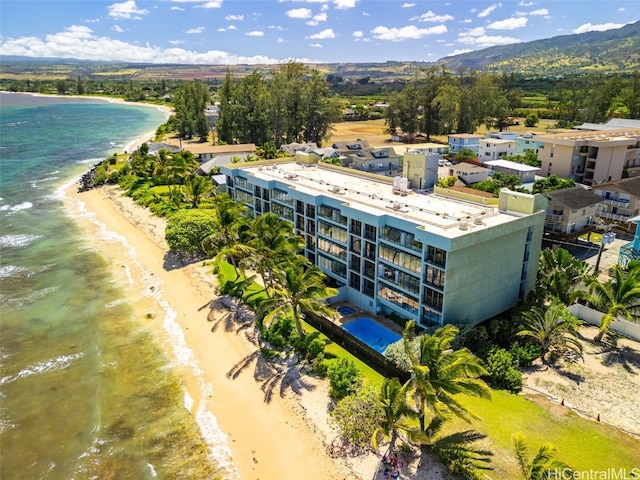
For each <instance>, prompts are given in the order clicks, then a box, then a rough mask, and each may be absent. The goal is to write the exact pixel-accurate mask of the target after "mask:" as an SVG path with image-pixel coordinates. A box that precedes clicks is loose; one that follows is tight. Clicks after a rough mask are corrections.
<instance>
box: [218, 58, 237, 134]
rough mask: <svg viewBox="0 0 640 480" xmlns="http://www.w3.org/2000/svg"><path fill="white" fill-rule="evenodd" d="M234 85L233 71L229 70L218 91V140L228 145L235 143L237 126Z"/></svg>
mask: <svg viewBox="0 0 640 480" xmlns="http://www.w3.org/2000/svg"><path fill="white" fill-rule="evenodd" d="M234 89H235V86H234V83H233V79H232V77H231V70H229V69H228V68H227V74H226V75H225V77H224V80H223V81H222V86H221V87H220V89H219V90H218V94H219V96H220V112H219V116H218V122H217V123H216V131H217V132H218V138H219V139H220V140H221V141H223V142H226V143H235V138H236V124H235V116H234V107H233V103H234V101H235V93H234Z"/></svg>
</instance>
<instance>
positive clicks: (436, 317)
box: [420, 308, 441, 327]
mask: <svg viewBox="0 0 640 480" xmlns="http://www.w3.org/2000/svg"><path fill="white" fill-rule="evenodd" d="M440 318H441V315H440V314H439V313H438V312H435V311H433V310H431V309H430V308H424V309H423V310H422V317H421V319H420V320H421V323H422V324H423V325H426V326H428V327H431V326H434V325H439V324H440Z"/></svg>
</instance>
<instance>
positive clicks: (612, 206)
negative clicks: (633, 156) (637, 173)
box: [593, 177, 640, 231]
mask: <svg viewBox="0 0 640 480" xmlns="http://www.w3.org/2000/svg"><path fill="white" fill-rule="evenodd" d="M593 191H594V193H595V194H596V195H598V196H599V197H600V198H601V199H602V203H601V204H600V207H599V208H598V212H597V213H598V217H600V218H602V219H605V220H607V221H610V222H615V223H616V224H618V226H619V227H621V228H624V229H626V230H628V231H631V230H632V229H633V225H632V224H631V219H632V218H634V217H636V216H638V214H640V177H632V178H625V179H623V180H617V181H615V182H607V183H601V184H599V185H596V186H594V187H593Z"/></svg>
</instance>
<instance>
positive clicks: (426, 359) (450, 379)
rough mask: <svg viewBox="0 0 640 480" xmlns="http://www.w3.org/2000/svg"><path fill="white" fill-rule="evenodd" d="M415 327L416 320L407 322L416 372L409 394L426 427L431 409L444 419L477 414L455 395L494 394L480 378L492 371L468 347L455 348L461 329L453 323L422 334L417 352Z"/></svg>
mask: <svg viewBox="0 0 640 480" xmlns="http://www.w3.org/2000/svg"><path fill="white" fill-rule="evenodd" d="M414 330H415V322H414V321H409V322H407V324H406V326H405V330H404V334H403V338H404V341H405V346H406V347H405V349H406V353H407V356H408V357H409V359H410V361H411V373H412V374H413V375H412V378H411V380H410V385H409V388H408V392H407V393H408V395H407V396H408V399H409V402H410V405H412V406H413V407H415V409H416V410H417V411H418V412H419V419H420V426H421V428H422V430H423V431H424V429H425V425H426V421H425V417H426V415H427V413H431V414H432V415H433V416H435V417H439V418H443V419H447V418H450V417H451V416H452V415H455V416H457V417H460V418H463V419H465V420H467V419H469V417H471V416H475V415H474V414H472V413H471V412H470V411H468V410H467V409H466V408H465V406H464V405H463V404H462V403H460V402H459V401H458V400H457V399H456V398H455V395H456V394H458V393H465V394H467V395H473V396H477V397H480V398H490V396H491V394H490V390H489V388H488V387H487V385H486V384H485V383H484V382H483V381H482V380H479V377H480V376H483V375H487V373H488V372H487V371H486V369H485V368H484V367H483V366H482V362H481V361H480V359H478V358H477V357H476V356H475V355H473V354H472V353H471V352H470V351H469V350H468V349H466V348H463V349H460V350H452V349H451V344H452V342H453V340H454V339H455V337H456V335H457V334H458V332H459V330H458V328H457V327H455V326H453V325H450V324H449V325H445V326H444V327H441V328H439V329H438V330H436V331H435V332H434V333H433V334H432V335H420V336H418V337H417V338H418V349H417V352H416V351H415V350H414V349H413V348H412V347H411V340H412V339H413V338H414Z"/></svg>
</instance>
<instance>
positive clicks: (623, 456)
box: [220, 264, 640, 479]
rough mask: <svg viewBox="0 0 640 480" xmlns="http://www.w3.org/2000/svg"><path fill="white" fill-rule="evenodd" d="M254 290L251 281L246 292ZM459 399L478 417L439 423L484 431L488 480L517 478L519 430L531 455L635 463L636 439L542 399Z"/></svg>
mask: <svg viewBox="0 0 640 480" xmlns="http://www.w3.org/2000/svg"><path fill="white" fill-rule="evenodd" d="M220 270H221V272H222V274H223V275H224V278H226V279H229V278H234V277H235V272H234V271H233V268H232V267H231V266H230V265H229V264H222V266H221V267H220ZM260 288H261V287H260V286H258V285H257V284H256V285H254V286H253V287H252V291H254V292H255V291H256V290H257V289H260ZM305 329H306V330H307V331H308V332H312V331H313V330H314V329H313V328H312V327H311V326H309V325H306V324H305ZM325 338H326V337H325ZM325 352H326V353H327V354H328V355H327V356H328V357H329V358H330V360H329V361H330V362H331V361H335V359H337V358H351V359H352V360H353V361H354V362H355V363H356V365H357V366H358V368H359V369H360V371H361V372H362V374H363V376H364V378H365V380H366V381H368V382H372V383H374V384H378V385H379V384H382V381H383V377H382V375H380V374H379V373H378V372H376V371H375V370H373V369H372V368H371V367H369V366H367V365H366V364H365V363H363V362H362V361H360V360H359V359H358V358H356V357H354V356H353V355H351V354H350V353H349V352H347V351H346V350H344V349H343V348H342V347H340V346H339V345H337V344H335V343H333V342H331V341H329V343H328V344H327V347H326V350H325ZM460 400H461V402H462V403H463V404H464V405H465V406H466V407H467V408H468V409H469V410H471V411H473V412H475V413H476V414H477V415H478V416H479V417H480V419H479V420H473V421H472V422H471V423H466V422H464V421H463V420H459V419H455V420H452V421H451V422H449V423H448V424H446V425H445V427H444V430H443V433H454V432H458V431H463V430H469V429H475V430H478V431H480V432H482V433H485V434H487V435H488V438H487V439H485V440H484V442H485V443H484V445H483V446H484V447H486V448H488V449H489V450H491V451H492V452H493V454H494V456H493V460H492V466H493V470H492V471H490V472H488V476H489V477H490V478H493V479H505V478H518V477H519V473H518V470H517V465H516V461H515V458H514V455H513V447H512V445H511V436H512V435H513V434H514V433H516V432H522V433H523V434H524V436H525V439H526V443H527V446H528V448H529V452H530V454H531V455H534V454H535V452H537V450H538V448H539V447H540V446H541V445H542V444H543V443H552V444H553V445H555V446H556V448H557V455H556V458H557V459H559V460H561V461H563V462H565V463H566V464H568V465H570V466H571V467H573V468H574V469H575V470H577V471H588V470H592V471H606V470H607V469H610V468H613V469H627V472H630V471H631V469H632V468H633V467H637V466H638V458H639V455H638V452H640V439H638V438H635V437H632V436H630V435H627V434H625V433H623V432H621V431H619V430H617V429H615V428H612V427H609V426H607V425H604V424H601V423H598V422H594V421H592V420H587V419H585V418H582V417H580V416H579V415H577V414H576V413H574V412H573V411H571V410H569V409H568V408H565V407H562V406H559V405H556V404H553V403H551V402H548V401H547V400H546V398H545V397H542V396H538V397H536V398H535V401H533V400H531V399H529V398H527V397H525V396H523V395H513V394H509V393H507V392H504V391H493V396H492V399H491V400H482V399H478V398H473V397H466V396H462V397H461V398H460ZM630 408H633V407H631V406H630ZM576 478H577V477H576ZM581 478H582V477H581Z"/></svg>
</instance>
